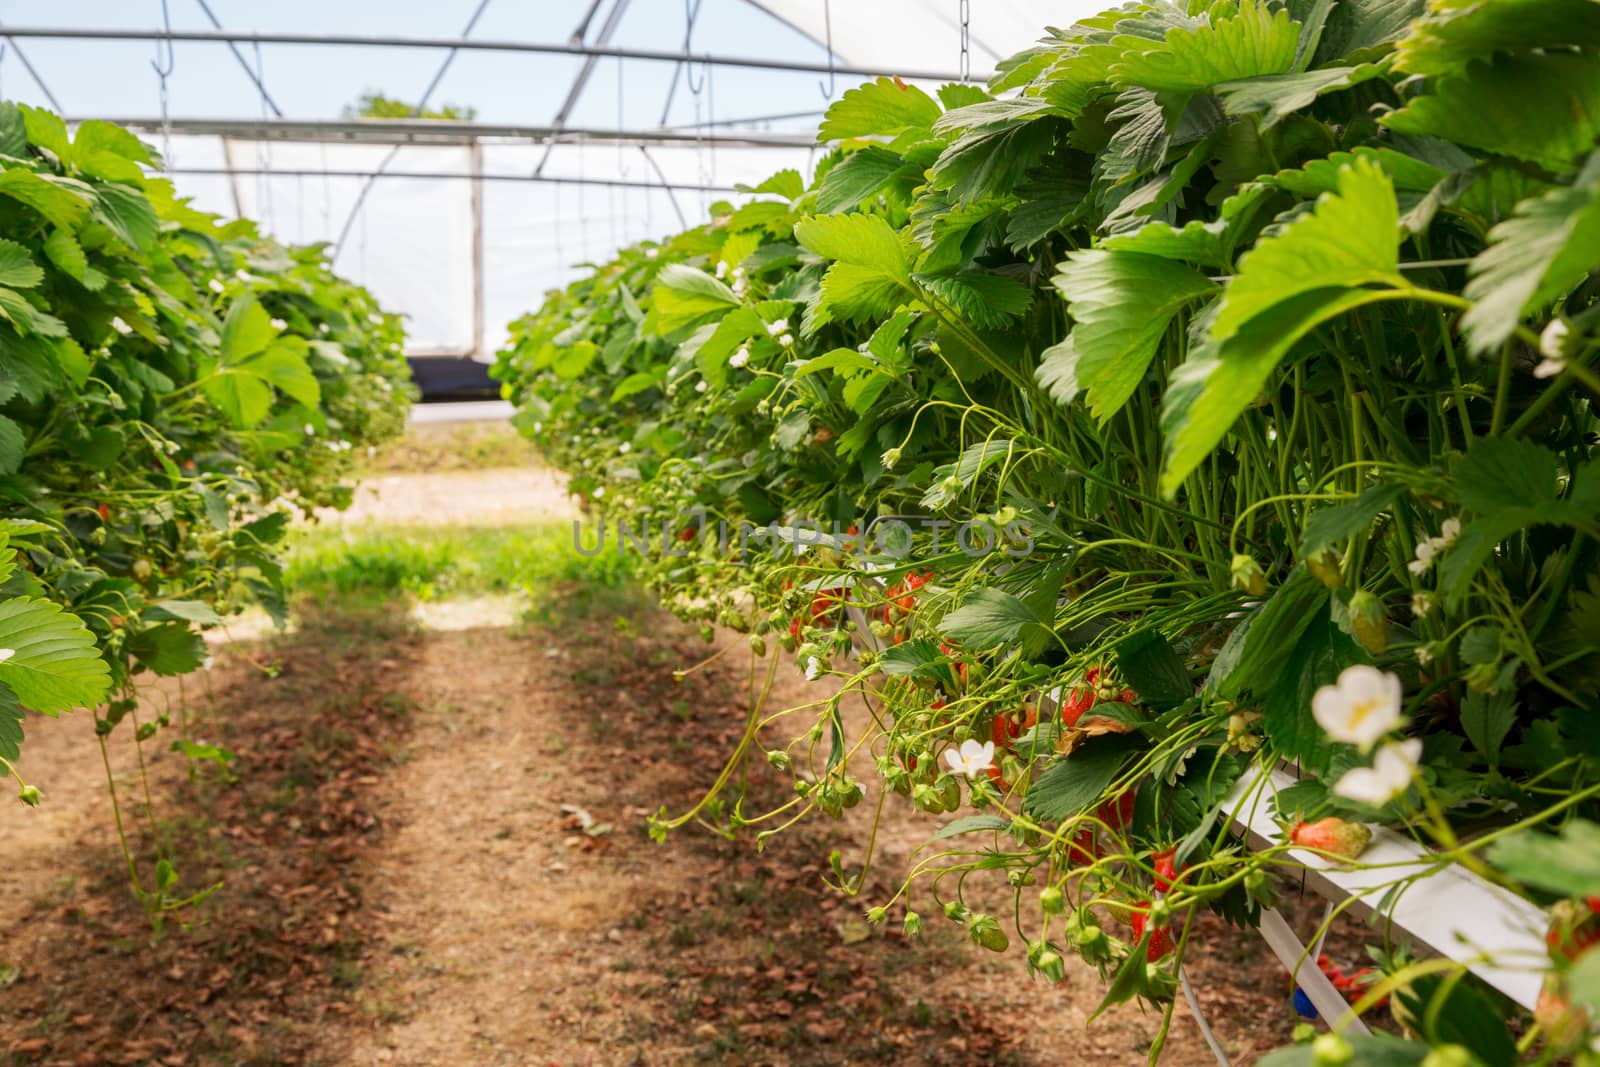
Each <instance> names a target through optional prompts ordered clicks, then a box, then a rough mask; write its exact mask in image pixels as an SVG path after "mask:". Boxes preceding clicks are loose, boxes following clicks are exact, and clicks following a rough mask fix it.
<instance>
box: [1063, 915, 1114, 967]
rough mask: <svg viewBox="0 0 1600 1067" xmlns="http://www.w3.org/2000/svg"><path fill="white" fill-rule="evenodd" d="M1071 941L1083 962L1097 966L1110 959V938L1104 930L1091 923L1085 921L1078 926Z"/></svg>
mask: <svg viewBox="0 0 1600 1067" xmlns="http://www.w3.org/2000/svg"><path fill="white" fill-rule="evenodd" d="M1072 943H1073V945H1074V946H1075V947H1076V948H1077V950H1078V955H1079V956H1082V957H1083V961H1084V962H1085V963H1089V964H1093V965H1095V966H1099V965H1100V964H1102V963H1106V962H1108V961H1109V960H1110V959H1111V939H1110V938H1109V937H1107V936H1106V932H1105V931H1104V930H1102V929H1100V927H1098V926H1095V925H1094V924H1093V923H1085V924H1084V925H1083V926H1081V927H1079V928H1078V932H1077V934H1076V935H1074V937H1073V939H1072Z"/></svg>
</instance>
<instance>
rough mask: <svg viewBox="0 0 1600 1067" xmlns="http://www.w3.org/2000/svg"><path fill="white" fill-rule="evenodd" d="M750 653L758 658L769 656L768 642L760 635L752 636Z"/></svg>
mask: <svg viewBox="0 0 1600 1067" xmlns="http://www.w3.org/2000/svg"><path fill="white" fill-rule="evenodd" d="M750 651H751V652H754V653H755V654H756V655H758V656H765V655H766V654H767V642H766V639H765V638H763V637H762V636H761V635H760V634H751V635H750Z"/></svg>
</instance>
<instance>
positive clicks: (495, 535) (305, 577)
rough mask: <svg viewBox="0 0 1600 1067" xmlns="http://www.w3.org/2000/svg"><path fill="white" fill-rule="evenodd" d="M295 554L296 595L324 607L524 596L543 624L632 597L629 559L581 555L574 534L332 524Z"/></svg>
mask: <svg viewBox="0 0 1600 1067" xmlns="http://www.w3.org/2000/svg"><path fill="white" fill-rule="evenodd" d="M288 555H289V558H288V572H287V580H288V583H289V586H290V588H292V589H294V590H295V591H296V592H297V593H301V594H305V595H308V596H310V597H314V598H319V599H344V598H349V597H352V596H357V597H360V596H374V595H376V596H378V597H385V596H410V597H414V598H416V599H418V600H423V601H434V600H444V599H448V598H452V597H471V596H483V595H486V594H492V593H513V594H523V595H525V596H526V597H527V598H528V601H529V605H530V608H531V609H532V611H533V613H534V614H535V615H538V614H541V608H547V607H548V606H550V605H551V604H552V603H553V602H554V601H556V600H560V601H562V602H563V603H569V602H570V601H571V600H572V599H573V598H574V597H577V598H580V599H584V600H589V601H593V602H595V606H596V607H599V606H605V605H620V604H622V603H625V602H627V601H629V600H631V599H632V598H633V596H634V593H633V583H632V577H633V561H632V559H631V558H630V557H628V556H626V555H624V554H622V553H620V552H602V553H600V554H598V555H594V556H583V555H580V554H579V553H578V551H577V550H576V549H575V548H574V547H573V543H572V527H571V526H570V525H561V524H550V525H541V526H524V527H504V526H494V527H479V526H388V525H379V524H362V525H359V526H355V525H351V526H338V525H332V524H329V525H323V526H312V527H307V528H305V529H301V530H297V531H296V532H295V533H294V535H293V538H292V541H291V544H290V549H289V554H288Z"/></svg>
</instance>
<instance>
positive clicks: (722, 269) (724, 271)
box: [717, 263, 728, 278]
mask: <svg viewBox="0 0 1600 1067" xmlns="http://www.w3.org/2000/svg"><path fill="white" fill-rule="evenodd" d="M727 276H728V265H727V264H726V263H718V264H717V277H719V278H726V277H727Z"/></svg>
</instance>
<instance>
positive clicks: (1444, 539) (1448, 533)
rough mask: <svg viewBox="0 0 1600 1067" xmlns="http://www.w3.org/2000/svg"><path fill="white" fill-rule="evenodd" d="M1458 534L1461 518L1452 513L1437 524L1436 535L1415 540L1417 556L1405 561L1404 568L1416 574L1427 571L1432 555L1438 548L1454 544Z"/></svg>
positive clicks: (1431, 564) (1437, 551)
mask: <svg viewBox="0 0 1600 1067" xmlns="http://www.w3.org/2000/svg"><path fill="white" fill-rule="evenodd" d="M1459 536H1461V520H1460V519H1458V518H1456V517H1455V516H1454V515H1452V516H1450V518H1448V519H1446V520H1444V522H1442V523H1440V524H1439V536H1438V537H1424V538H1423V539H1422V540H1421V541H1419V542H1417V558H1416V559H1413V560H1412V561H1411V562H1410V563H1407V564H1406V569H1407V570H1409V571H1410V572H1411V573H1412V574H1416V575H1422V574H1426V573H1428V568H1429V567H1431V566H1433V560H1434V557H1435V556H1437V555H1438V554H1439V550H1440V549H1442V548H1449V547H1450V546H1451V545H1453V544H1455V541H1456V538H1457V537H1459Z"/></svg>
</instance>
